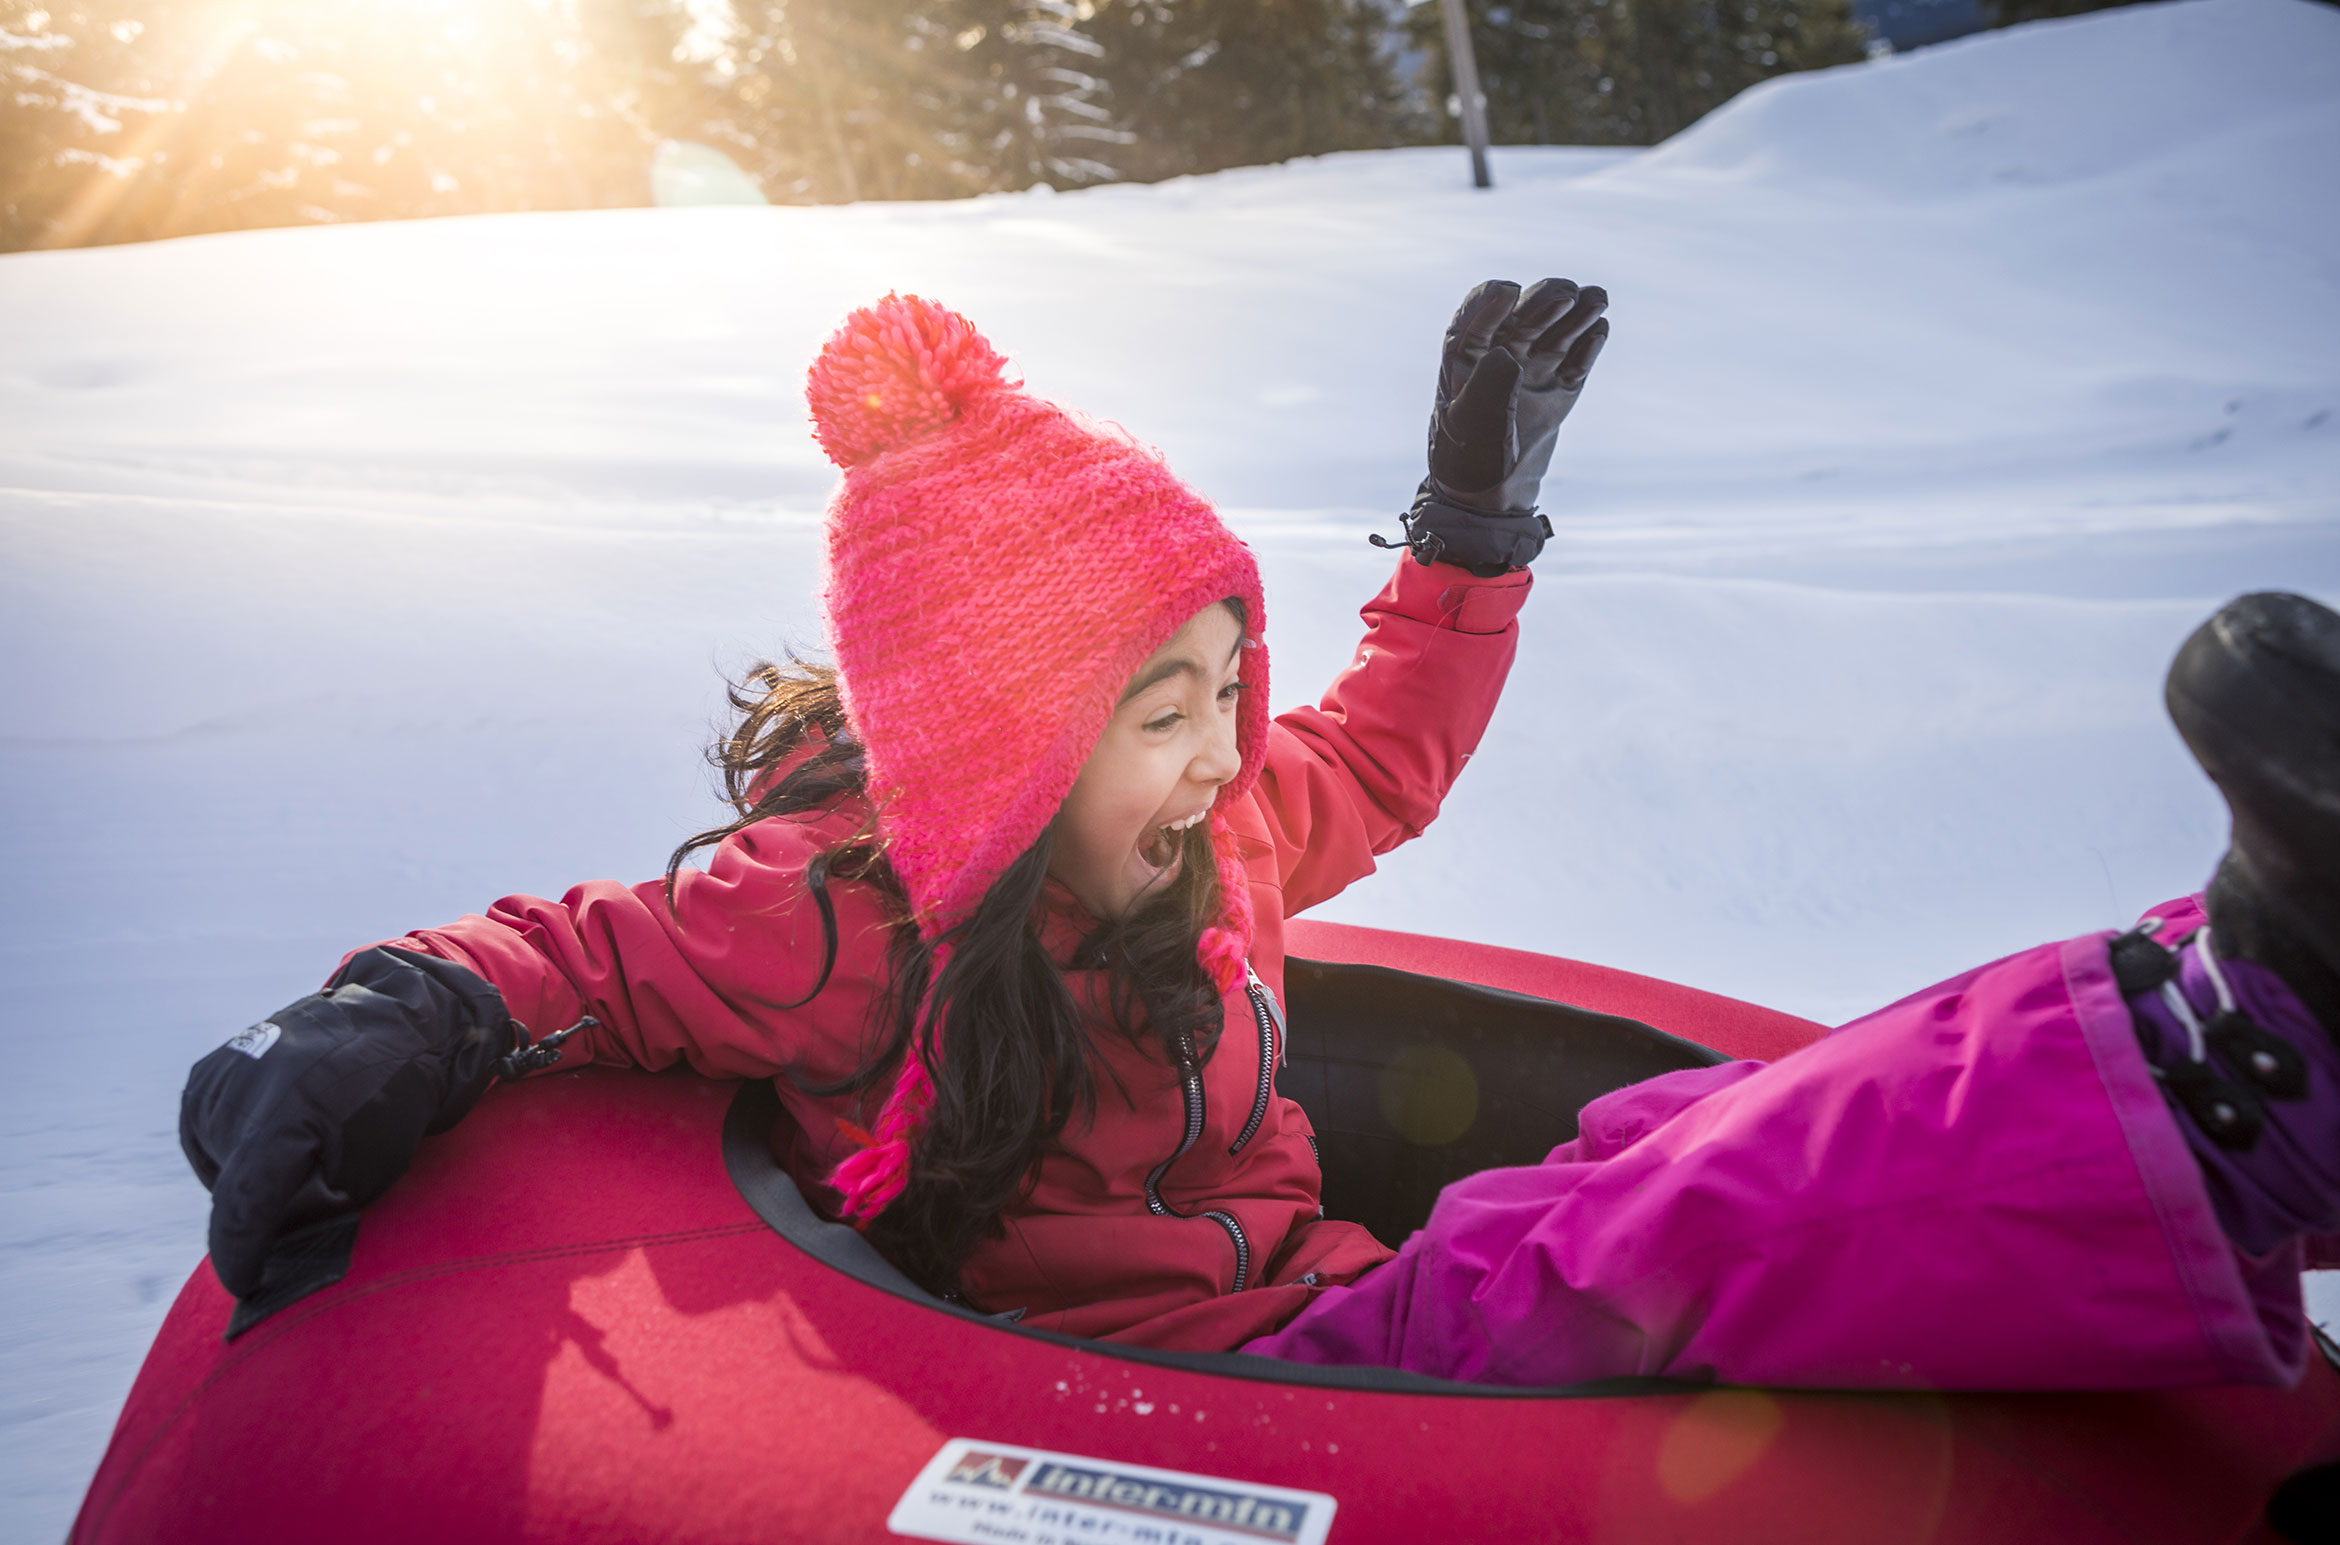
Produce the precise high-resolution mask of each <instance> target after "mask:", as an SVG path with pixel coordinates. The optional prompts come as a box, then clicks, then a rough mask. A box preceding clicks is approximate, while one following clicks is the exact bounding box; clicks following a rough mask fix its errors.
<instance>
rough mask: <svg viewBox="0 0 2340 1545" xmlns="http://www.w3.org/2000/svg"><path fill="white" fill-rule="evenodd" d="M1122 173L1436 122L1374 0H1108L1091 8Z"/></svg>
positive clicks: (1396, 136)
mask: <svg viewBox="0 0 2340 1545" xmlns="http://www.w3.org/2000/svg"><path fill="white" fill-rule="evenodd" d="M1098 31H1099V35H1100V36H1101V37H1103V38H1104V39H1105V41H1106V43H1107V46H1108V49H1109V51H1110V52H1109V58H1108V60H1107V63H1106V66H1105V72H1106V74H1107V76H1108V78H1109V79H1110V80H1111V82H1112V93H1113V94H1112V100H1113V103H1114V105H1115V108H1116V110H1117V113H1118V115H1119V120H1120V122H1121V123H1122V124H1124V125H1125V126H1126V127H1127V128H1128V129H1130V130H1131V131H1132V132H1133V133H1134V134H1135V136H1136V141H1135V144H1134V145H1133V147H1132V149H1131V151H1130V152H1129V153H1128V155H1127V157H1126V164H1127V165H1128V166H1129V168H1130V170H1131V175H1133V176H1136V177H1139V178H1143V179H1146V180H1152V179H1155V178H1160V177H1173V176H1177V175H1180V174H1182V173H1188V172H1207V171H1216V170H1218V169H1219V168H1221V167H1228V166H1255V165H1260V164H1262V163H1266V162H1274V161H1283V160H1287V159H1289V158H1291V157H1293V156H1300V155H1322V154H1325V153H1326V152H1329V151H1335V150H1362V149H1375V148H1379V147H1382V146H1388V145H1402V144H1410V143H1414V142H1417V141H1420V140H1422V139H1425V138H1427V137H1428V136H1429V134H1430V133H1431V131H1432V130H1433V128H1434V127H1435V125H1434V123H1433V122H1432V121H1431V120H1430V118H1429V116H1428V115H1427V114H1426V113H1425V112H1424V111H1423V109H1422V107H1421V105H1420V103H1419V102H1418V100H1417V99H1416V97H1415V94H1414V93H1412V92H1411V91H1410V90H1408V89H1407V87H1406V86H1405V85H1404V83H1402V82H1401V81H1400V80H1399V78H1398V74H1397V68H1396V61H1395V58H1394V49H1393V45H1394V44H1395V43H1396V42H1398V41H1399V33H1398V30H1397V24H1396V20H1395V17H1394V14H1393V10H1392V8H1391V7H1390V6H1389V5H1385V4H1383V3H1381V0H1120V3H1118V4H1115V5H1112V6H1110V7H1108V8H1105V9H1103V10H1102V11H1101V12H1100V15H1099V25H1098Z"/></svg>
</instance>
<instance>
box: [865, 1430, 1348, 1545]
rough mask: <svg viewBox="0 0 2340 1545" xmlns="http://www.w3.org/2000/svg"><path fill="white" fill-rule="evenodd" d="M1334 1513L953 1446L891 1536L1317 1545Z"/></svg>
mask: <svg viewBox="0 0 2340 1545" xmlns="http://www.w3.org/2000/svg"><path fill="white" fill-rule="evenodd" d="M1332 1516H1333V1499H1332V1498H1330V1497H1328V1496H1326V1495H1325V1494H1324V1493H1323V1492H1321V1491H1293V1490H1291V1489H1289V1488H1287V1487H1283V1486H1262V1485H1259V1484H1257V1483H1255V1482H1252V1481H1230V1480H1224V1479H1222V1478H1220V1477H1218V1476H1215V1475H1190V1474H1188V1473H1187V1472H1185V1471H1183V1470H1156V1469H1154V1468H1152V1467H1151V1466H1148V1465H1132V1464H1123V1463H1122V1462H1121V1461H1119V1460H1117V1459H1091V1458H1088V1457H1086V1456H1084V1455H1080V1454H1056V1453H1051V1452H1049V1451H1048V1450H1046V1449H1037V1448H1019V1447H1017V1446H1016V1445H1014V1444H1012V1443H986V1442H984V1441H982V1440H981V1439H977V1438H953V1439H952V1440H951V1441H950V1442H948V1443H945V1444H944V1445H943V1446H942V1451H941V1452H940V1453H938V1454H936V1455H935V1456H934V1458H933V1459H931V1460H929V1461H927V1465H926V1468H925V1469H923V1470H921V1471H919V1472H918V1479H917V1480H915V1481H912V1482H911V1483H910V1489H909V1490H908V1491H905V1492H903V1493H902V1500H901V1501H899V1502H897V1503H895V1504H894V1511H893V1512H892V1514H890V1515H889V1516H888V1517H887V1519H886V1527H887V1528H888V1529H889V1530H891V1531H892V1532H894V1533H895V1534H899V1535H905V1536H907V1537H909V1538H911V1539H915V1540H945V1541H949V1542H952V1545H1262V1542H1263V1541H1264V1542H1269V1545H1324V1536H1325V1532H1326V1531H1327V1530H1329V1529H1331V1528H1332Z"/></svg>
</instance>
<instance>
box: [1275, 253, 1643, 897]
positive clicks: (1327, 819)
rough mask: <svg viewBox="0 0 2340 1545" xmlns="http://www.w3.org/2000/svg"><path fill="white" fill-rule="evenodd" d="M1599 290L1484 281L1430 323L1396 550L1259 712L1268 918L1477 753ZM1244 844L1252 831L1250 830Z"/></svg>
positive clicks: (1351, 870)
mask: <svg viewBox="0 0 2340 1545" xmlns="http://www.w3.org/2000/svg"><path fill="white" fill-rule="evenodd" d="M1608 304H1609V297H1608V295H1607V293H1606V292H1604V291H1602V290H1599V289H1585V288H1580V287H1579V286H1577V285H1576V284H1574V283H1571V282H1570V281H1568V280H1566V279H1544V280H1540V281H1538V282H1537V283H1536V284H1534V285H1532V286H1530V287H1529V288H1528V289H1527V290H1526V291H1525V292H1524V293H1523V292H1522V291H1521V290H1520V288H1519V286H1518V285H1516V284H1512V283H1510V282H1509V281H1508V280H1496V279H1491V280H1489V281H1487V282H1486V283H1485V284H1482V285H1480V286H1479V287H1478V288H1476V289H1474V290H1472V291H1471V293H1470V294H1469V295H1467V296H1465V297H1464V298H1463V303H1462V305H1461V306H1460V307H1459V308H1458V309H1457V310H1456V311H1455V314H1454V320H1453V321H1452V322H1451V323H1449V324H1448V325H1447V330H1446V341H1445V345H1444V347H1443V349H1442V351H1441V354H1440V357H1439V368H1438V386H1437V391H1436V394H1435V396H1434V399H1433V404H1432V408H1431V413H1430V455H1429V462H1430V468H1429V475H1428V476H1427V477H1425V478H1424V479H1423V480H1422V486H1421V488H1420V489H1419V490H1418V491H1417V493H1416V494H1415V496H1414V503H1413V506H1412V508H1411V509H1409V510H1408V511H1407V512H1406V514H1405V516H1404V523H1405V530H1406V536H1405V540H1404V541H1403V542H1402V543H1392V542H1387V541H1383V540H1382V539H1381V538H1380V537H1375V538H1374V539H1373V540H1374V541H1375V542H1376V543H1377V544H1378V545H1380V546H1383V547H1393V546H1396V547H1403V548H1404V549H1405V551H1406V553H1407V557H1406V558H1405V559H1403V560H1401V561H1400V562H1399V564H1398V572H1397V574H1396V576H1395V577H1394V578H1392V579H1391V580H1390V582H1389V584H1388V585H1387V586H1386V587H1385V588H1384V589H1383V590H1382V592H1381V594H1380V595H1378V596H1376V597H1374V598H1373V600H1372V601H1371V602H1370V603H1368V604H1367V605H1366V607H1365V612H1364V617H1365V640H1364V642H1363V643H1362V644H1360V645H1358V648H1357V655H1356V658H1355V660H1353V661H1352V662H1351V663H1350V665H1349V668H1348V669H1347V670H1346V671H1343V672H1342V673H1341V675H1340V677H1339V678H1338V679H1336V680H1335V681H1334V682H1333V684H1332V689H1331V690H1330V691H1328V692H1327V693H1326V694H1325V695H1324V700H1323V701H1322V702H1321V703H1320V704H1319V705H1318V706H1316V707H1314V708H1303V709H1299V710H1296V711H1294V712H1292V713H1287V714H1285V715H1283V716H1282V717H1281V718H1280V719H1278V720H1277V728H1276V732H1275V735H1274V738H1273V740H1272V741H1271V744H1270V747H1269V752H1268V765H1267V769H1266V772H1265V774H1264V776H1263V777H1262V779H1261V787H1260V795H1259V806H1260V810H1261V813H1262V815H1263V817H1264V819H1265V821H1266V824H1267V826H1268V827H1269V831H1268V832H1267V833H1266V834H1265V836H1266V839H1267V840H1269V841H1271V842H1272V843H1273V844H1274V846H1275V850H1276V859H1277V865H1276V867H1277V872H1278V874H1279V875H1280V876H1281V878H1282V881H1283V886H1284V907H1285V910H1286V912H1288V913H1289V912H1297V911H1299V910H1301V909H1302V908H1304V907H1308V906H1313V905H1314V904H1316V903H1317V902H1319V901H1323V900H1325V899H1326V898H1327V897H1329V896H1332V895H1335V894H1337V893H1338V892H1339V891H1340V890H1341V888H1342V887H1344V886H1346V885H1348V884H1349V883H1350V882H1352V881H1354V880H1357V879H1359V878H1361V877H1363V876H1364V875H1367V874H1370V873H1372V871H1373V857H1374V855H1375V854H1379V853H1386V852H1388V851H1389V850H1390V849H1391V848H1393V847H1396V846H1397V845H1398V844H1399V843H1401V842H1403V841H1405V840H1406V839H1407V838H1408V837H1412V836H1414V835H1416V834H1417V833H1419V832H1420V831H1421V830H1422V828H1423V827H1425V826H1427V825H1429V824H1430V820H1431V818H1432V817H1433V816H1435V815H1437V813H1438V807H1439V804H1440V802H1441V801H1443V800H1444V799H1445V797H1446V791H1447V790H1448V789H1449V788H1451V787H1453V785H1454V780H1455V777H1456V775H1457V774H1459V773H1460V772H1461V771H1462V768H1463V764H1464V763H1465V762H1467V761H1469V760H1470V759H1471V754H1472V753H1473V752H1474V751H1476V750H1477V749H1478V745H1479V737H1480V736H1481V735H1482V734H1484V733H1485V732H1486V728H1487V721H1488V719H1489V717H1490V716H1491V715H1492V714H1493V713H1494V711H1495V700H1496V699H1497V698H1498V697H1499V696H1501V695H1502V691H1503V682H1504V678H1505V677H1506V676H1507V675H1508V674H1509V672H1510V670H1511V660H1512V656H1513V654H1514V653H1515V651H1516V650H1517V647H1518V641H1519V635H1518V624H1517V621H1516V618H1517V617H1518V615H1519V608H1520V604H1521V602H1523V601H1524V600H1525V599H1526V598H1527V591H1528V574H1527V565H1528V564H1529V563H1530V562H1531V561H1532V560H1533V559H1534V558H1535V556H1536V554H1537V553H1538V552H1540V551H1541V550H1542V549H1543V545H1544V539H1545V538H1546V537H1547V536H1549V535H1551V532H1552V526H1551V522H1550V521H1548V520H1546V519H1545V518H1544V516H1543V515H1542V514H1541V513H1540V512H1539V511H1538V510H1537V508H1536V498H1537V494H1538V491H1539V488H1540V485H1541V483H1542V481H1543V476H1544V472H1545V470H1546V468H1547V467H1548V466H1549V465H1550V463H1551V460H1552V451H1553V447H1554V445H1555V443H1556V442H1557V440H1558V437H1559V432H1560V422H1561V420H1562V419H1564V418H1566V417H1567V416H1568V411H1569V409H1571V408H1572V407H1574V406H1575V405H1576V399H1577V395H1578V394H1579V393H1580V392H1582V391H1583V389H1584V383H1585V378H1586V376H1587V375H1588V374H1589V373H1590V372H1591V370H1592V366H1593V361H1594V360H1595V359H1596V358H1598V357H1599V355H1600V352H1601V349H1602V347H1603V345H1604V344H1605V343H1606V342H1607V341H1608V336H1609V324H1608V322H1607V320H1606V319H1605V318H1604V317H1603V315H1602V313H1603V312H1604V311H1606V310H1607V309H1608ZM1254 835H1255V838H1256V837H1257V836H1258V835H1259V834H1256V833H1255V834H1254Z"/></svg>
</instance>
